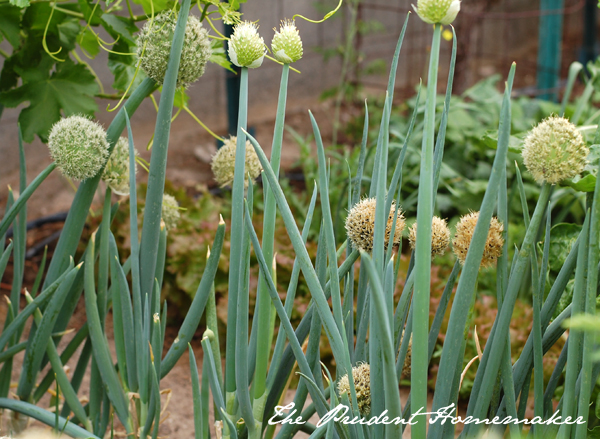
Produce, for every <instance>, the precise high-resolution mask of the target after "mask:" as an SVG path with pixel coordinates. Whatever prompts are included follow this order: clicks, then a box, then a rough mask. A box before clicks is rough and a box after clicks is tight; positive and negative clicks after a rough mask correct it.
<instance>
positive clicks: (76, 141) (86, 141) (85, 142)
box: [48, 116, 109, 180]
mask: <svg viewBox="0 0 600 439" xmlns="http://www.w3.org/2000/svg"><path fill="white" fill-rule="evenodd" d="M48 148H49V149H50V156H51V157H52V160H54V162H55V163H56V165H57V166H58V168H59V169H60V170H61V171H62V173H63V174H64V175H65V176H66V177H69V178H72V179H73V180H85V179H87V178H92V177H94V176H95V175H96V174H98V172H100V169H102V166H104V164H105V163H106V160H107V159H108V148H109V144H108V141H107V140H106V132H105V131H104V128H102V127H101V126H100V124H98V123H96V122H93V121H91V120H89V119H87V118H85V117H83V116H69V117H67V118H63V119H61V120H59V121H58V122H56V123H55V124H54V125H53V126H52V129H51V130H50V135H49V136H48Z"/></svg>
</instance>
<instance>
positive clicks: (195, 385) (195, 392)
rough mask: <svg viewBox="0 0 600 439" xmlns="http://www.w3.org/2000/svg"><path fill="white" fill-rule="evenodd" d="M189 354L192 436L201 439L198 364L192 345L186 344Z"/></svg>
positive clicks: (202, 430)
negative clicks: (192, 410) (192, 419)
mask: <svg viewBox="0 0 600 439" xmlns="http://www.w3.org/2000/svg"><path fill="white" fill-rule="evenodd" d="M188 348H189V351H188V352H189V356H190V376H191V379H192V402H193V404H194V433H195V434H194V438H195V439H202V433H203V432H204V428H203V426H202V423H203V421H204V419H203V416H202V412H203V410H202V398H201V395H200V380H199V378H198V365H197V364H196V356H195V355H194V351H193V350H192V345H191V344H188Z"/></svg>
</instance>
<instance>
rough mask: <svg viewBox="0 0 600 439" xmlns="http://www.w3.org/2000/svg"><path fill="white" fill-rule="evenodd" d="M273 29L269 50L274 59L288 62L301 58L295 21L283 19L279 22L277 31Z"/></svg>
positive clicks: (299, 40) (300, 43) (300, 45)
mask: <svg viewBox="0 0 600 439" xmlns="http://www.w3.org/2000/svg"><path fill="white" fill-rule="evenodd" d="M274 30H275V35H274V36H273V41H272V42H271V50H272V52H273V56H274V57H275V59H276V60H277V61H279V62H282V63H284V64H290V63H293V62H296V61H298V60H299V59H300V58H302V40H301V39H300V34H299V33H298V29H296V23H294V21H293V20H285V21H282V22H281V26H280V28H279V31H277V29H274Z"/></svg>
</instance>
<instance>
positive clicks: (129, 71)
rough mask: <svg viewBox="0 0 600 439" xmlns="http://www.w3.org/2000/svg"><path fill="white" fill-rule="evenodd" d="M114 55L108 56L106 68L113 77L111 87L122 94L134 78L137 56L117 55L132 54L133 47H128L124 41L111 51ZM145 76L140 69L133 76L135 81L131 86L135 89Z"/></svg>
mask: <svg viewBox="0 0 600 439" xmlns="http://www.w3.org/2000/svg"><path fill="white" fill-rule="evenodd" d="M112 50H113V51H114V52H116V53H113V52H111V53H109V54H108V68H109V69H110V71H111V72H112V74H113V75H114V77H115V81H114V83H113V85H112V87H113V88H114V89H115V90H118V91H121V92H124V91H125V90H127V87H129V84H130V83H131V81H132V80H133V78H134V75H135V69H136V62H137V56H135V55H119V53H133V52H135V46H130V45H129V44H127V43H126V42H125V41H119V42H118V43H117V44H115V45H114V46H113V49H112ZM145 78H146V74H145V73H144V72H143V71H142V70H141V69H140V70H139V71H138V73H137V76H135V81H134V83H133V85H132V86H131V87H132V89H135V88H136V87H137V86H138V85H139V84H140V83H141V82H142V81H143V80H144V79H145Z"/></svg>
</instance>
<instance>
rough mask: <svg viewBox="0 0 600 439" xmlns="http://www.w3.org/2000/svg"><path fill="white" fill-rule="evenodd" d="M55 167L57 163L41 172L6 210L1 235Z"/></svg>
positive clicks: (0, 227) (0, 229)
mask: <svg viewBox="0 0 600 439" xmlns="http://www.w3.org/2000/svg"><path fill="white" fill-rule="evenodd" d="M54 168H56V163H51V164H49V165H48V166H47V167H46V169H44V170H43V171H42V172H40V173H39V175H38V176H37V177H36V178H35V179H34V180H33V181H32V182H31V183H29V186H27V189H25V190H24V191H23V192H21V193H20V194H19V198H17V200H16V201H15V203H14V204H13V205H12V206H11V208H10V209H8V212H6V214H5V215H4V218H2V221H1V222H0V236H4V234H5V233H6V231H7V230H8V228H9V227H10V225H11V224H12V222H13V221H14V219H15V217H16V216H17V214H18V213H19V212H21V210H22V209H23V207H24V206H25V204H26V203H27V200H29V197H31V195H33V193H34V192H35V190H36V189H37V188H38V187H39V186H40V184H42V182H43V181H44V180H45V179H46V177H48V175H50V173H51V172H52V171H54Z"/></svg>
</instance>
